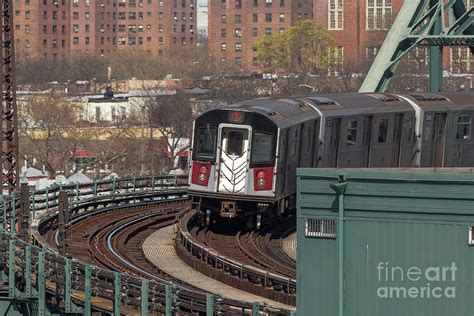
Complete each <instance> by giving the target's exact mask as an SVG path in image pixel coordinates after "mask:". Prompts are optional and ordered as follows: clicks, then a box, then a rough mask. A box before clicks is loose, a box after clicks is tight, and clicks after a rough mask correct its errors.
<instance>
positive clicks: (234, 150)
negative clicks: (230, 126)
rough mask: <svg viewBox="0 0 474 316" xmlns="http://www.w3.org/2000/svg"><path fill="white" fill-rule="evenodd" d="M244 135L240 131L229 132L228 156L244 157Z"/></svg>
mask: <svg viewBox="0 0 474 316" xmlns="http://www.w3.org/2000/svg"><path fill="white" fill-rule="evenodd" d="M243 142H244V133H242V132H239V131H229V133H228V134H227V148H226V151H227V154H229V155H236V156H242V149H243Z"/></svg>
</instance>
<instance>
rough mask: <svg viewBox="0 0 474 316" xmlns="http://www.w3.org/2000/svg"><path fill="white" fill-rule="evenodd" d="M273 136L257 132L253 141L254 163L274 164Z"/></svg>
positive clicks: (252, 158)
mask: <svg viewBox="0 0 474 316" xmlns="http://www.w3.org/2000/svg"><path fill="white" fill-rule="evenodd" d="M272 139H273V137H272V135H270V134H266V133H261V132H255V133H254V134H253V139H252V157H251V160H252V163H265V162H267V163H268V162H272V161H273V159H272V157H273V153H272Z"/></svg>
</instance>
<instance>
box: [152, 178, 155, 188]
mask: <svg viewBox="0 0 474 316" xmlns="http://www.w3.org/2000/svg"><path fill="white" fill-rule="evenodd" d="M151 189H152V190H155V176H153V177H151Z"/></svg>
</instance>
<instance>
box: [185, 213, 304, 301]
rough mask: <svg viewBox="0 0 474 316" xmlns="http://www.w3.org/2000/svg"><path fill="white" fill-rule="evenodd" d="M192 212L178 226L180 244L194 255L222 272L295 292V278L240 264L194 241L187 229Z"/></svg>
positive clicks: (276, 288) (279, 289)
mask: <svg viewBox="0 0 474 316" xmlns="http://www.w3.org/2000/svg"><path fill="white" fill-rule="evenodd" d="M192 216H194V215H193V214H192V213H190V214H188V215H187V217H186V218H185V219H184V220H182V221H181V225H180V226H179V232H178V233H179V241H180V243H181V245H182V246H183V247H184V248H185V249H186V250H187V251H188V252H189V253H190V254H192V255H193V256H194V257H196V258H199V259H200V260H201V261H203V262H205V263H206V264H207V265H209V266H212V267H213V268H214V269H218V270H221V271H222V272H224V273H228V274H231V275H232V276H234V277H236V278H239V279H244V280H247V281H249V282H251V283H254V284H259V285H261V286H264V287H265V288H273V289H274V290H275V291H282V292H285V293H287V294H295V293H296V280H295V279H292V278H288V277H285V276H282V275H278V274H274V273H269V272H268V271H265V270H263V269H259V268H257V267H254V266H250V265H245V264H241V263H240V262H236V261H235V260H233V259H231V258H227V257H225V256H222V255H220V254H219V253H217V252H216V251H214V250H213V249H210V248H209V247H205V246H204V245H202V244H200V243H199V242H198V241H196V240H195V239H194V238H193V237H192V236H191V234H190V233H189V231H188V229H187V222H188V220H192V218H191V217H192Z"/></svg>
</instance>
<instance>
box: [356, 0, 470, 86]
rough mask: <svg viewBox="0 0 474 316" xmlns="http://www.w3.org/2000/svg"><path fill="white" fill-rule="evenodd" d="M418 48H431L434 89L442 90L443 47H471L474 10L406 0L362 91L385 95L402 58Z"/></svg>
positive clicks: (452, 0) (436, 0)
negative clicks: (427, 46)
mask: <svg viewBox="0 0 474 316" xmlns="http://www.w3.org/2000/svg"><path fill="white" fill-rule="evenodd" d="M418 45H429V46H430V90H431V91H432V92H439V91H441V89H442V59H443V58H442V47H443V46H470V47H471V52H472V53H473V54H474V8H470V9H469V10H467V9H466V6H465V5H464V3H463V1H462V0H449V1H445V0H406V1H405V3H404V5H403V7H402V8H401V10H400V12H399V13H398V16H397V18H396V19H395V21H394V23H393V25H392V27H391V28H390V31H389V32H388V34H387V37H386V38H385V41H384V43H383V45H382V47H381V49H380V51H379V53H378V54H377V57H376V58H375V60H374V63H373V64H372V67H371V68H370V70H369V72H368V74H367V76H366V78H365V80H364V82H363V83H362V86H361V88H360V90H359V92H384V91H385V89H386V88H387V86H388V84H389V83H390V80H391V79H392V77H393V75H394V73H395V70H396V68H397V66H398V64H399V63H400V61H401V59H402V58H403V57H404V56H405V55H406V54H407V53H408V52H409V51H410V50H412V49H413V48H415V47H417V46H418Z"/></svg>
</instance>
